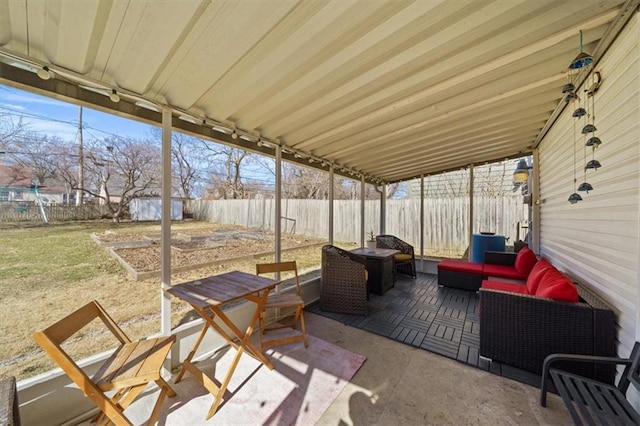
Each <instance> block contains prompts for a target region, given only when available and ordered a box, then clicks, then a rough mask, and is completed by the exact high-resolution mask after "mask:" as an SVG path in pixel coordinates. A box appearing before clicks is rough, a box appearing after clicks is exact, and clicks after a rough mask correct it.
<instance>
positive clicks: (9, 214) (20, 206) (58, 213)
mask: <svg viewBox="0 0 640 426" xmlns="http://www.w3.org/2000/svg"><path fill="white" fill-rule="evenodd" d="M42 207H43V209H44V212H45V214H46V216H47V219H48V221H49V222H64V221H72V220H92V219H100V218H102V217H105V216H107V215H108V214H109V210H108V209H107V208H106V207H105V206H98V205H84V206H67V205H63V204H56V205H43V206H42ZM43 221H44V218H43V216H42V211H41V209H40V206H39V205H38V204H36V203H24V202H19V203H15V202H10V201H7V202H0V223H11V222H43Z"/></svg>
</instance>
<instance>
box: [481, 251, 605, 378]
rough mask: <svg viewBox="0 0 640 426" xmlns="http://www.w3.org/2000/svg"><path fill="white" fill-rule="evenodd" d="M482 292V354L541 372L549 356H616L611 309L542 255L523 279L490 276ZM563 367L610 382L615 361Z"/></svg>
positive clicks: (494, 359) (528, 369)
mask: <svg viewBox="0 0 640 426" xmlns="http://www.w3.org/2000/svg"><path fill="white" fill-rule="evenodd" d="M479 294H480V355H481V356H483V357H485V358H490V359H492V360H493V361H499V362H502V363H505V364H508V365H511V366H514V367H517V368H520V369H523V370H526V371H530V372H532V373H536V374H541V373H542V365H543V362H544V359H545V357H546V356H547V355H550V354H553V353H570V354H581V355H598V356H616V343H615V336H616V328H615V316H614V312H613V310H612V309H611V307H609V306H608V305H607V304H606V303H605V302H604V301H602V300H601V299H600V298H599V297H598V296H597V295H596V294H594V293H593V292H592V291H590V290H589V289H588V288H586V287H585V286H583V285H581V284H579V283H574V282H572V281H571V280H569V278H567V277H566V276H565V275H564V274H562V273H561V272H559V271H558V270H557V269H556V268H555V267H553V265H551V264H550V263H548V262H547V261H546V260H544V259H541V260H540V261H539V262H538V263H537V264H536V266H535V267H534V268H533V270H532V271H531V273H530V275H529V277H528V280H527V281H526V283H523V284H516V283H505V282H502V281H488V280H485V281H483V283H482V287H481V288H480V290H479ZM562 368H563V369H564V370H567V371H571V372H573V373H576V374H580V375H582V376H586V377H590V378H593V379H596V380H600V381H603V382H606V383H613V380H614V377H615V366H613V365H604V366H602V365H601V366H597V365H595V366H594V365H593V364H586V363H573V364H571V365H565V366H562Z"/></svg>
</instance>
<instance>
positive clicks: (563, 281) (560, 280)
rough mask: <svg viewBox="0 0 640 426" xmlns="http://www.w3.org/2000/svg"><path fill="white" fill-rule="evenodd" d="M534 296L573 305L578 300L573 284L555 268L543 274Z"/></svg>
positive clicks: (576, 290)
mask: <svg viewBox="0 0 640 426" xmlns="http://www.w3.org/2000/svg"><path fill="white" fill-rule="evenodd" d="M536 296H538V297H548V298H549V299H555V300H563V301H565V302H574V303H575V302H577V301H578V300H579V299H580V296H579V295H578V289H577V288H576V286H575V284H574V283H572V282H571V280H570V279H569V278H567V277H566V276H565V275H563V274H562V273H561V272H560V271H558V270H557V269H555V268H549V269H547V271H546V272H545V273H544V274H543V276H542V280H540V284H539V285H538V289H537V290H536Z"/></svg>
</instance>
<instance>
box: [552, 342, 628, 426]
mask: <svg viewBox="0 0 640 426" xmlns="http://www.w3.org/2000/svg"><path fill="white" fill-rule="evenodd" d="M555 362H581V363H592V364H600V365H611V364H622V365H625V368H624V372H623V373H622V376H620V380H619V381H618V385H617V386H613V385H610V384H606V383H602V382H599V381H597V380H593V379H588V378H586V377H583V376H579V375H577V374H573V373H569V372H566V371H564V370H561V369H559V368H552V367H551V364H553V363H555ZM549 375H550V376H551V379H552V380H553V385H554V386H555V388H556V390H557V392H558V394H560V396H561V397H562V401H563V402H564V404H565V405H566V407H567V409H568V410H569V414H571V418H572V419H573V422H574V423H575V424H576V425H582V424H589V425H592V424H625V425H626V424H634V425H637V424H640V414H638V412H637V411H636V410H635V409H634V408H633V407H632V406H631V404H630V403H629V401H627V398H626V393H627V389H628V388H629V384H633V385H634V386H635V387H636V389H638V390H640V343H639V342H636V343H635V345H634V346H633V350H632V351H631V356H630V357H629V358H613V357H600V356H590V355H569V354H553V355H549V356H548V357H547V358H546V359H545V360H544V365H543V369H542V385H541V390H540V405H541V406H543V407H546V405H547V388H548V385H549V383H548V379H549Z"/></svg>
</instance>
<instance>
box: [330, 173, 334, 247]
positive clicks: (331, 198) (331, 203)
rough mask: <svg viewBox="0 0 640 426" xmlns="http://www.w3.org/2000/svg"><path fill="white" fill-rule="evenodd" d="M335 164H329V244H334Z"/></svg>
mask: <svg viewBox="0 0 640 426" xmlns="http://www.w3.org/2000/svg"><path fill="white" fill-rule="evenodd" d="M333 178H334V174H333V164H331V165H330V166H329V244H331V245H333V197H334V194H333V185H334V182H333Z"/></svg>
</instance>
